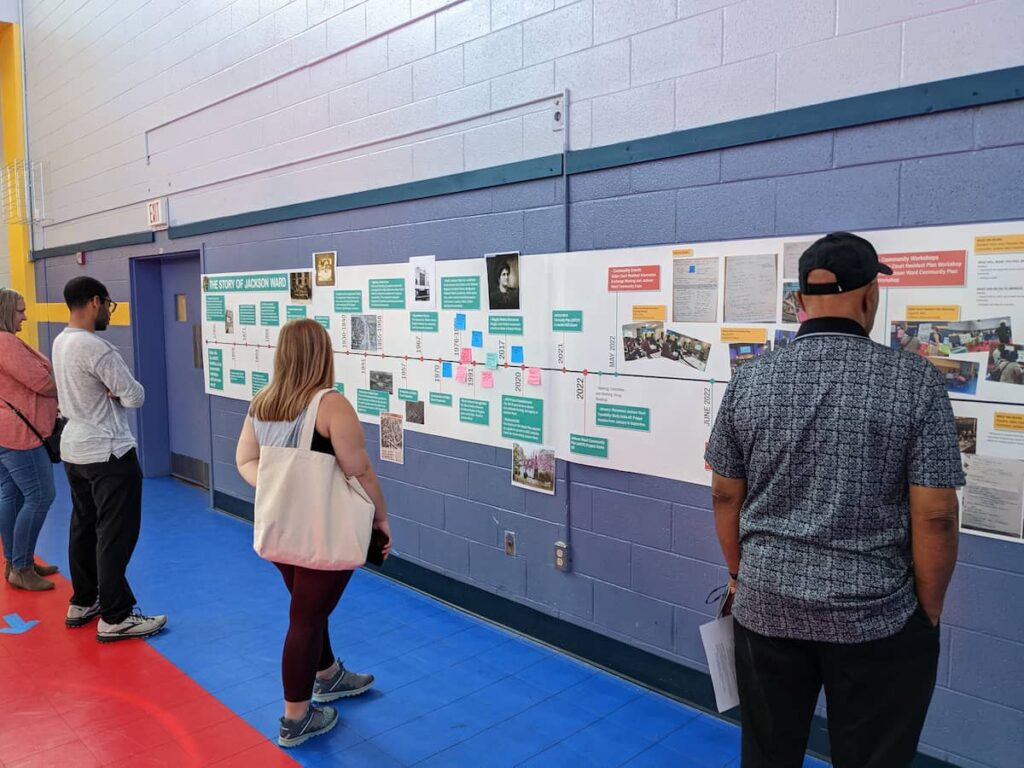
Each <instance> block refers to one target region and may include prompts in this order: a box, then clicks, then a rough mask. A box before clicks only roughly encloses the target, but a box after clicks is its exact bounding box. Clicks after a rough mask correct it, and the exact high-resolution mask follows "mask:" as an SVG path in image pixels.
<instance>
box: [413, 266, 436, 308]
mask: <svg viewBox="0 0 1024 768" xmlns="http://www.w3.org/2000/svg"><path fill="white" fill-rule="evenodd" d="M436 266H437V265H436V260H435V258H434V257H433V256H413V257H412V258H411V259H409V272H410V275H409V285H410V287H411V289H412V296H411V297H410V304H411V305H412V306H413V307H415V308H417V309H433V308H434V305H435V303H436V301H437V295H436V291H435V289H434V285H435V283H436Z"/></svg>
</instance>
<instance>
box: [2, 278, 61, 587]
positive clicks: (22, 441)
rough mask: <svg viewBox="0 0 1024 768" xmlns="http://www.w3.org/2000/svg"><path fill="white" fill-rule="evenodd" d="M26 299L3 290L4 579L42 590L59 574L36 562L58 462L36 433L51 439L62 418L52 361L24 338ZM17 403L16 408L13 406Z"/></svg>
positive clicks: (13, 292)
mask: <svg viewBox="0 0 1024 768" xmlns="http://www.w3.org/2000/svg"><path fill="white" fill-rule="evenodd" d="M24 322H25V299H24V298H22V296H21V294H20V293H18V292H17V291H12V290H10V289H9V288H0V538H2V539H3V544H4V561H5V562H4V579H6V580H7V582H8V583H9V584H11V585H12V586H14V587H18V588H19V589H29V590H33V591H42V590H45V589H53V583H52V582H49V581H47V580H46V579H44V578H42V577H43V576H49V575H51V574H53V573H56V572H57V568H56V567H54V566H40V565H37V564H36V562H35V551H36V540H37V539H38V538H39V531H40V530H42V527H43V522H44V521H45V520H46V513H47V512H49V511H50V505H51V504H52V503H53V497H54V496H55V495H56V492H55V490H54V486H53V464H52V463H51V462H50V456H49V454H48V453H47V452H46V448H44V447H43V444H42V441H40V439H39V438H38V437H37V436H36V435H35V434H33V432H32V430H31V429H29V427H28V426H27V425H26V424H25V422H24V421H23V420H22V418H21V416H19V415H18V414H17V413H16V412H15V410H14V409H15V408H16V409H17V410H18V411H20V413H21V414H22V416H24V417H25V418H26V419H28V420H29V421H30V422H31V423H32V426H33V427H35V429H36V431H38V432H39V434H40V435H42V436H43V437H48V436H49V435H50V433H51V432H52V431H53V425H54V422H55V421H56V420H57V385H56V384H54V381H53V366H51V365H50V361H49V360H47V359H46V358H45V357H43V356H42V355H41V354H39V353H38V352H36V351H35V350H34V349H32V347H30V346H29V345H28V344H26V343H25V342H23V341H22V340H21V339H19V338H18V337H17V336H15V335H14V334H16V333H17V332H18V331H20V330H21V326H22V324H23V323H24ZM11 406H13V408H12V407H11Z"/></svg>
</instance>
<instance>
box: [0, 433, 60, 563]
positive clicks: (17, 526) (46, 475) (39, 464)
mask: <svg viewBox="0 0 1024 768" xmlns="http://www.w3.org/2000/svg"><path fill="white" fill-rule="evenodd" d="M56 494H57V492H56V490H55V489H54V485H53V464H52V463H51V462H50V457H49V455H48V454H47V453H46V449H45V448H43V446H41V445H40V446H39V447H38V448H30V449H29V450H27V451H17V450H14V449H12V448H2V447H0V538H3V543H4V557H5V558H7V559H8V560H10V561H11V562H12V563H13V564H14V567H15V568H29V567H31V565H32V562H33V560H32V558H33V556H34V555H35V553H36V541H37V540H38V539H39V531H41V530H42V528H43V522H44V521H45V520H46V513H47V512H49V511H50V505H51V504H53V499H54V496H56Z"/></svg>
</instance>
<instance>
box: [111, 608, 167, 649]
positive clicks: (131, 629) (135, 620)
mask: <svg viewBox="0 0 1024 768" xmlns="http://www.w3.org/2000/svg"><path fill="white" fill-rule="evenodd" d="M165 624H167V617H166V616H143V615H142V614H141V613H138V612H136V613H133V614H132V615H131V616H129V617H128V618H126V619H125V620H124V621H122V622H121V623H120V624H108V623H107V622H105V621H104V620H103V619H100V623H99V625H98V626H97V627H96V639H97V640H99V641H100V642H101V643H113V642H117V641H118V640H130V639H131V638H134V637H151V636H153V635H155V634H156V633H157V632H159V631H160V630H161V629H163V628H164V625H165Z"/></svg>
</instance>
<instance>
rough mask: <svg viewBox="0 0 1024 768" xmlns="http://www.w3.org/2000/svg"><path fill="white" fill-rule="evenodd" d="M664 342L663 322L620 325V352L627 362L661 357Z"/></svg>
mask: <svg viewBox="0 0 1024 768" xmlns="http://www.w3.org/2000/svg"><path fill="white" fill-rule="evenodd" d="M664 343H665V324H664V323H658V322H652V323H628V324H627V325H624V326H622V352H623V355H624V356H625V359H626V362H627V363H628V362H631V361H633V360H650V359H652V358H655V357H661V356H662V355H661V347H662V345H663V344H664Z"/></svg>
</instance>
